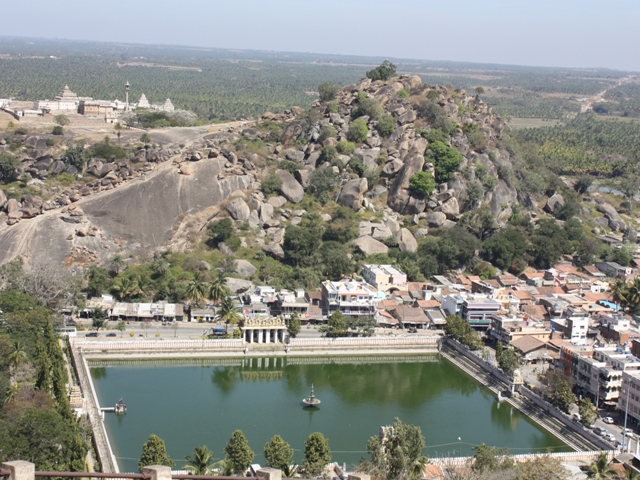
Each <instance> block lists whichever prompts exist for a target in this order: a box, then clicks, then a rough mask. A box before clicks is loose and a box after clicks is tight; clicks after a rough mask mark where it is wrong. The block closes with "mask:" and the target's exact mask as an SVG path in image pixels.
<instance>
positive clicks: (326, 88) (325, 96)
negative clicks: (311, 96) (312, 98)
mask: <svg viewBox="0 0 640 480" xmlns="http://www.w3.org/2000/svg"><path fill="white" fill-rule="evenodd" d="M339 91H340V86H339V85H336V84H335V83H329V82H324V83H321V84H320V85H319V86H318V93H319V94H320V101H321V102H330V101H331V100H333V99H334V98H336V94H337V93H338V92H339Z"/></svg>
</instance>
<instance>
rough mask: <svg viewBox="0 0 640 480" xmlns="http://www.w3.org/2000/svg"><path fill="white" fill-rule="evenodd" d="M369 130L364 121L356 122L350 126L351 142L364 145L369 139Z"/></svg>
mask: <svg viewBox="0 0 640 480" xmlns="http://www.w3.org/2000/svg"><path fill="white" fill-rule="evenodd" d="M368 133H369V129H368V128H367V123H366V122H365V121H364V120H354V121H353V122H351V123H350V124H349V131H348V132H347V138H348V139H349V140H350V141H351V142H355V143H362V142H364V141H365V140H366V139H367V134H368Z"/></svg>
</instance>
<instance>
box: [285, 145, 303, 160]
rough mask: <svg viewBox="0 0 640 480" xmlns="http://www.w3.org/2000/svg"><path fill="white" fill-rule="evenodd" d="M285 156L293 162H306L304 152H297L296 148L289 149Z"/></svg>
mask: <svg viewBox="0 0 640 480" xmlns="http://www.w3.org/2000/svg"><path fill="white" fill-rule="evenodd" d="M284 156H285V157H287V160H291V161H293V162H302V161H303V160H304V152H301V151H300V150H296V149H295V148H289V149H287V150H286V151H285V152H284Z"/></svg>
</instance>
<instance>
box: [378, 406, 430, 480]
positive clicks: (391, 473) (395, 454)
mask: <svg viewBox="0 0 640 480" xmlns="http://www.w3.org/2000/svg"><path fill="white" fill-rule="evenodd" d="M383 435H384V438H381V437H380V436H373V437H371V438H370V439H369V441H368V442H367V450H368V451H369V453H370V454H371V467H372V471H373V472H374V475H375V476H376V477H378V478H385V479H387V480H405V479H408V480H412V479H413V480H417V479H419V478H422V475H423V473H424V466H425V465H426V464H427V463H428V462H429V460H428V458H427V457H426V456H425V455H424V454H423V453H422V450H423V449H424V447H425V439H424V436H423V435H422V431H421V430H420V427H418V426H416V425H409V424H406V423H403V422H402V421H401V420H400V419H398V418H396V419H395V420H394V422H393V425H392V426H391V427H388V428H387V429H385V431H384V432H383Z"/></svg>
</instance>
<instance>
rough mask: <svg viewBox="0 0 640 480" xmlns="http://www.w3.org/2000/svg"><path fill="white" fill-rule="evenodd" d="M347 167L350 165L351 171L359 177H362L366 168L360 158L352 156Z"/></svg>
mask: <svg viewBox="0 0 640 480" xmlns="http://www.w3.org/2000/svg"><path fill="white" fill-rule="evenodd" d="M349 167H351V170H353V173H355V174H356V175H358V176H359V177H362V176H363V175H364V172H365V171H366V169H367V167H365V166H364V163H362V162H361V161H360V159H359V158H356V157H353V158H351V160H349Z"/></svg>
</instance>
